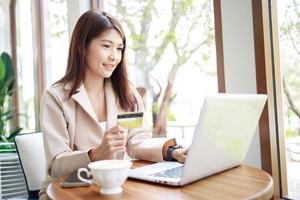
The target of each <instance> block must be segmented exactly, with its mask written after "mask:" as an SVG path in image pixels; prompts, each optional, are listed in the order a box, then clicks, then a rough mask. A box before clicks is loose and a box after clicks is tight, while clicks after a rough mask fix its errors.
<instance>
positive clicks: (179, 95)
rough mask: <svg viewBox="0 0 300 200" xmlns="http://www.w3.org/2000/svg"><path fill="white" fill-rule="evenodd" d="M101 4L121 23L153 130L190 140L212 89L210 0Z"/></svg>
mask: <svg viewBox="0 0 300 200" xmlns="http://www.w3.org/2000/svg"><path fill="white" fill-rule="evenodd" d="M104 10H106V11H108V12H109V13H111V14H112V15H114V16H116V17H117V18H118V19H119V20H121V23H122V25H123V28H124V29H125V32H126V36H127V44H128V45H127V46H128V47H129V48H128V51H127V55H128V61H129V71H130V73H131V80H132V82H134V83H135V86H136V87H137V88H139V89H140V90H146V91H147V93H146V96H145V104H146V107H147V110H148V112H147V113H152V116H151V115H149V117H148V118H150V119H152V122H153V126H154V133H155V134H156V135H158V136H163V135H165V134H166V132H167V136H170V137H176V138H178V139H179V138H181V137H184V138H185V139H186V140H185V141H184V142H187V143H188V142H190V140H191V139H192V133H193V129H194V126H195V124H196V122H197V120H198V117H199V111H200V108H201V105H202V101H203V99H204V97H205V95H206V94H208V93H216V92H217V91H218V86H217V75H216V55H215V52H216V51H215V41H214V15H213V1H211V0H206V1H201V2H199V1H158V0H157V1H144V2H141V1H137V0H131V1H104ZM164 105H167V106H164ZM164 114H165V115H166V116H167V123H166V121H165V120H164V118H163V117H162V116H164ZM161 117H162V118H161ZM184 134H186V135H187V137H185V135H184Z"/></svg>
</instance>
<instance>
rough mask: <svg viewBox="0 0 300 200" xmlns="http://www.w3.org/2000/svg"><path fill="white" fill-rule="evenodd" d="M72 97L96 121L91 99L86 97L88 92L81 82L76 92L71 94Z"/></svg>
mask: <svg viewBox="0 0 300 200" xmlns="http://www.w3.org/2000/svg"><path fill="white" fill-rule="evenodd" d="M72 98H73V99H74V100H75V101H76V102H77V103H78V104H79V105H80V106H81V107H82V109H83V110H84V111H85V112H86V113H87V114H88V115H89V116H90V117H91V118H92V119H93V120H94V121H96V122H98V120H97V116H96V113H95V111H94V109H93V107H92V104H91V101H90V99H89V97H88V94H87V92H86V90H85V88H84V85H83V84H82V85H81V86H80V87H79V88H78V89H77V93H76V94H74V95H73V96H72Z"/></svg>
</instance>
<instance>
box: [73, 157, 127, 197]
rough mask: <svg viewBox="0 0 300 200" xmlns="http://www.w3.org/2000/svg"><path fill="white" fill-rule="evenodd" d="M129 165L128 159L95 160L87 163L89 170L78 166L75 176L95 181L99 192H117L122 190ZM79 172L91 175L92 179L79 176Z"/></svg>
mask: <svg viewBox="0 0 300 200" xmlns="http://www.w3.org/2000/svg"><path fill="white" fill-rule="evenodd" d="M131 165H132V162H131V161H129V160H101V161H96V162H92V163H90V164H88V168H89V169H90V171H89V170H88V169H87V168H79V169H78V171H77V176H78V178H79V180H81V181H83V182H87V183H96V184H97V185H98V186H99V187H100V193H101V194H107V195H111V194H118V193H120V192H122V185H123V184H124V182H125V180H126V179H127V177H128V172H129V169H130V167H131ZM81 173H86V174H87V176H90V175H93V179H85V178H83V177H81Z"/></svg>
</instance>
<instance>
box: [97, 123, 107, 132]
mask: <svg viewBox="0 0 300 200" xmlns="http://www.w3.org/2000/svg"><path fill="white" fill-rule="evenodd" d="M98 124H99V125H100V127H101V128H102V130H103V131H105V130H106V121H103V122H98Z"/></svg>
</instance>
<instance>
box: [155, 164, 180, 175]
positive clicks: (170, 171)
mask: <svg viewBox="0 0 300 200" xmlns="http://www.w3.org/2000/svg"><path fill="white" fill-rule="evenodd" d="M182 169H183V165H181V166H178V167H174V168H171V169H167V170H165V171H161V172H156V173H154V174H150V176H154V177H167V178H180V177H181V174H182Z"/></svg>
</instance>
